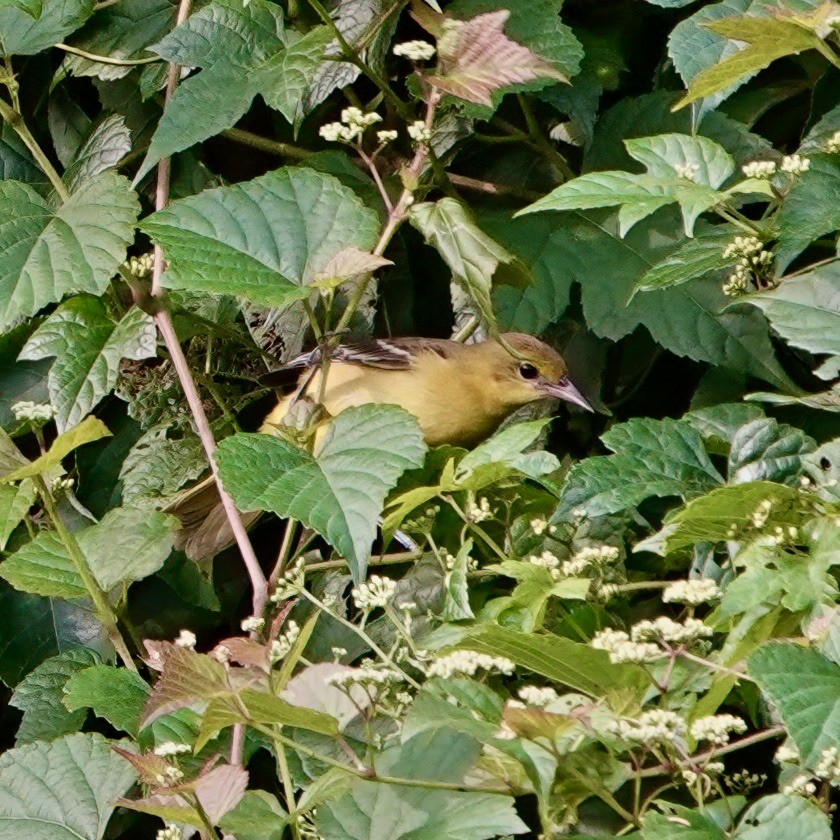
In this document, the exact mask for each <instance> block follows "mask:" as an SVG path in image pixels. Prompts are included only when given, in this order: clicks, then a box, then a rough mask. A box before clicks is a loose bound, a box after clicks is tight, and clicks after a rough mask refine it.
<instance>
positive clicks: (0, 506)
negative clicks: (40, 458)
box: [0, 479, 38, 551]
mask: <svg viewBox="0 0 840 840" xmlns="http://www.w3.org/2000/svg"><path fill="white" fill-rule="evenodd" d="M37 495H38V491H37V490H36V489H35V484H34V483H33V482H32V481H30V480H29V479H24V480H23V481H21V482H20V484H0V551H3V550H4V549H5V548H6V544H7V543H8V541H9V537H10V536H11V535H12V531H14V530H15V528H17V526H18V525H19V524H20V523H21V522H22V521H23V518H24V517H25V516H26V514H27V512H28V511H29V508H31V507H32V505H33V504H34V503H35V499H36V497H37Z"/></svg>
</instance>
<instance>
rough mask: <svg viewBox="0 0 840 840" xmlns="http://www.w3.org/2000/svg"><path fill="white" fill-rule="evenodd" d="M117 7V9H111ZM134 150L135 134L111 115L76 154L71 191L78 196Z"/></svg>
mask: <svg viewBox="0 0 840 840" xmlns="http://www.w3.org/2000/svg"><path fill="white" fill-rule="evenodd" d="M109 8H113V6H109ZM130 151H131V132H130V131H129V129H128V126H127V125H126V124H125V120H124V119H123V117H122V116H120V115H119V114H110V115H109V116H107V117H105V119H104V120H102V121H101V122H100V123H99V124H98V125H96V126H94V128H93V130H92V131H91V133H90V134H89V135H88V137H87V138H86V139H85V141H84V142H83V143H82V145H81V146H80V147H79V149H78V150H77V151H76V154H75V156H74V158H73V161H72V162H71V163H70V165H69V166H68V167H67V171H66V172H65V173H64V183H66V184H67V189H68V190H69V191H70V192H71V193H74V192H76V191H77V190H78V189H79V188H80V187H82V186H83V185H84V184H88V183H90V182H91V181H93V180H94V179H95V178H96V176H97V175H101V174H102V173H103V172H106V171H107V170H109V169H115V168H116V167H117V166H118V164H119V163H120V161H121V160H122V159H123V158H124V157H125V156H126V155H127V154H128V153H129V152H130Z"/></svg>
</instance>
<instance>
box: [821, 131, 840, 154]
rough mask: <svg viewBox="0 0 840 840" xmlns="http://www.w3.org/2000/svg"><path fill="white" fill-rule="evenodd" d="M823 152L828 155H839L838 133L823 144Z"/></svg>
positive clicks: (839, 135) (839, 137)
mask: <svg viewBox="0 0 840 840" xmlns="http://www.w3.org/2000/svg"><path fill="white" fill-rule="evenodd" d="M823 150H824V151H826V152H828V153H829V154H830V155H836V154H840V131H835V132H834V134H832V135H831V137H829V138H828V140H826V141H825V143H823Z"/></svg>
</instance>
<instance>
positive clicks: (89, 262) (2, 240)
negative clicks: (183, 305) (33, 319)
mask: <svg viewBox="0 0 840 840" xmlns="http://www.w3.org/2000/svg"><path fill="white" fill-rule="evenodd" d="M103 207H107V208H108V213H107V214H103V213H102V208H103ZM138 211H139V204H138V202H137V196H136V194H135V193H134V192H132V190H131V189H130V187H129V184H128V181H127V180H126V179H125V178H123V177H122V176H121V175H117V174H116V173H114V172H105V173H103V174H102V175H100V176H98V177H97V178H95V179H94V180H92V181H89V182H88V183H86V184H84V185H83V186H81V187H80V188H79V189H78V190H77V191H76V192H75V193H74V194H73V195H71V196H70V198H69V199H68V200H67V201H66V202H64V204H62V205H61V206H60V207H59V208H58V209H57V210H53V208H52V207H51V206H50V205H49V204H48V203H47V202H46V201H45V200H44V199H43V198H41V196H39V195H38V194H37V193H36V192H35V190H33V189H32V187H30V186H27V185H26V184H22V183H20V182H18V181H0V254H2V257H0V301H2V304H0V329H3V328H4V327H7V326H8V325H10V324H11V323H12V322H13V321H14V320H15V319H17V318H19V317H20V316H26V317H28V316H30V315H34V314H35V313H36V312H38V310H40V309H41V308H42V307H44V306H46V305H47V304H48V303H54V302H55V301H58V300H61V298H63V297H64V296H65V295H66V294H68V293H70V292H90V293H92V294H97V295H98V294H102V292H104V291H105V287H106V286H107V285H108V282H109V281H110V279H111V277H112V275H113V274H114V272H115V271H116V269H117V267H118V266H119V264H120V263H121V262H122V261H123V259H124V258H125V252H126V248H127V247H128V245H129V244H130V243H131V242H132V241H133V239H134V225H135V222H136V220H137V213H138Z"/></svg>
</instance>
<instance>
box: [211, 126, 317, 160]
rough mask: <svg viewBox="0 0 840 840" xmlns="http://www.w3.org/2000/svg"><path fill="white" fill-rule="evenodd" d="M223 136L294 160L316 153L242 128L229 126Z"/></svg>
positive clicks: (303, 158)
mask: <svg viewBox="0 0 840 840" xmlns="http://www.w3.org/2000/svg"><path fill="white" fill-rule="evenodd" d="M221 136H222V137H224V138H226V139H227V140H231V141H232V142H234V143H240V144H242V145H243V146H248V147H250V148H252V149H258V150H259V151H261V152H268V153H269V154H272V155H280V156H281V157H288V158H292V159H293V160H305V159H306V158H307V157H309V156H310V155H312V154H314V152H311V151H309V149H301V148H300V147H299V146H294V145H292V144H291V143H282V142H281V141H279V140H270V139H269V138H268V137H261V136H260V135H259V134H254V133H253V132H251V131H245V130H244V129H242V128H227V129H225V130H224V131H223V132H222V133H221Z"/></svg>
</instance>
